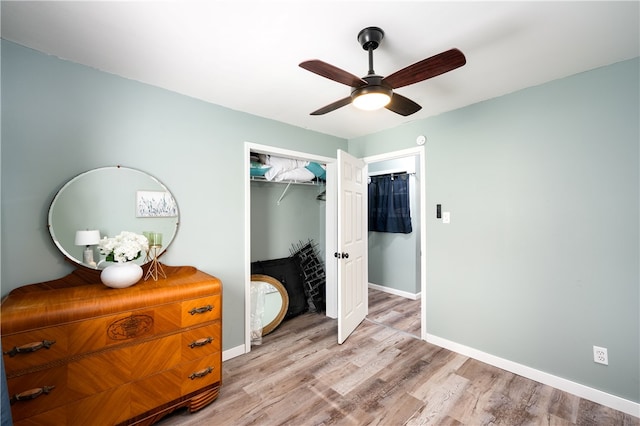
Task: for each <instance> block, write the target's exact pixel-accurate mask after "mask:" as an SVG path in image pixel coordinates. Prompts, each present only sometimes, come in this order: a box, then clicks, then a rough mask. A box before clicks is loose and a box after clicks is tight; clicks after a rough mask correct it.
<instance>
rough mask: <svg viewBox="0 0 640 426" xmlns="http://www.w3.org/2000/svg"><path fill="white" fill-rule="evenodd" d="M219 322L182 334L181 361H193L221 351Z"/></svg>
mask: <svg viewBox="0 0 640 426" xmlns="http://www.w3.org/2000/svg"><path fill="white" fill-rule="evenodd" d="M221 329H222V327H221V326H220V321H216V322H214V323H213V324H209V325H205V326H202V327H198V328H194V329H191V330H188V331H185V332H183V333H182V345H181V352H182V361H193V360H195V359H198V358H202V357H205V356H207V355H211V354H213V353H215V352H219V351H220V350H221V349H222V345H221V339H220V337H221V336H220V334H221V331H222V330H221Z"/></svg>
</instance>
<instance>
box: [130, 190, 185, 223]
mask: <svg viewBox="0 0 640 426" xmlns="http://www.w3.org/2000/svg"><path fill="white" fill-rule="evenodd" d="M176 216H178V206H177V205H176V201H175V200H174V199H173V197H172V196H171V193H169V192H168V191H137V193H136V217H176Z"/></svg>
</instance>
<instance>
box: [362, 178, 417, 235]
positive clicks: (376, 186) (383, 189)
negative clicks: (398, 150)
mask: <svg viewBox="0 0 640 426" xmlns="http://www.w3.org/2000/svg"><path fill="white" fill-rule="evenodd" d="M370 179H371V181H370V183H369V231H376V232H393V233H400V234H409V233H411V211H410V209H409V175H408V174H401V175H399V176H394V175H383V176H372V177H371V178H370Z"/></svg>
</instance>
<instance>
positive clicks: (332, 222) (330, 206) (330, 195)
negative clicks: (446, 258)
mask: <svg viewBox="0 0 640 426" xmlns="http://www.w3.org/2000/svg"><path fill="white" fill-rule="evenodd" d="M252 150H253V151H257V152H262V153H267V154H273V155H278V156H283V157H289V158H297V159H306V160H310V161H317V162H320V163H324V164H326V165H327V185H326V201H327V204H326V209H327V210H326V212H327V213H326V215H325V216H326V217H325V226H326V234H327V237H326V249H325V256H326V260H325V261H326V276H327V278H326V280H327V281H326V289H327V295H326V300H327V312H326V314H327V316H329V317H331V318H335V313H336V312H337V271H336V266H335V264H334V263H333V262H331V261H329V260H330V259H332V258H331V257H330V254H331V253H333V252H334V251H335V249H336V246H337V244H336V235H337V218H336V215H335V214H331V213H329V212H332V211H334V209H335V205H336V197H337V185H336V182H335V167H334V166H335V164H336V159H335V158H329V157H322V156H317V155H312V154H307V153H303V152H297V151H291V150H286V149H280V148H275V147H271V146H266V145H259V144H254V143H250V142H245V156H246V158H248V157H249V154H250V152H251V151H252ZM403 157H415V158H417V160H416V162H417V164H418V166H417V170H416V172H417V173H419V175H420V176H425V158H424V147H416V148H409V149H405V150H400V151H394V152H389V153H385V154H379V155H375V156H370V157H365V158H363V161H364V162H365V163H367V164H368V163H375V162H380V161H386V160H393V159H396V158H403ZM245 169H246V170H245V353H248V352H250V350H251V332H250V321H249V316H250V315H249V314H250V310H251V299H250V281H251V279H250V276H251V214H250V212H251V199H250V197H251V193H250V190H251V187H250V178H249V165H248V161H246V162H245ZM418 194H419V196H418V197H419V200H418V202H419V205H420V212H419V223H420V232H419V233H420V242H419V253H418V257H419V265H420V268H419V269H420V274H419V280H420V306H421V308H420V338H421V339H422V340H426V336H427V331H426V304H425V296H426V292H425V288H426V279H425V259H424V256H423V255H422V254H423V253H425V252H426V242H425V227H424V224H425V223H426V213H425V212H426V209H425V185H424V184H422V185H420V188H419V191H418Z"/></svg>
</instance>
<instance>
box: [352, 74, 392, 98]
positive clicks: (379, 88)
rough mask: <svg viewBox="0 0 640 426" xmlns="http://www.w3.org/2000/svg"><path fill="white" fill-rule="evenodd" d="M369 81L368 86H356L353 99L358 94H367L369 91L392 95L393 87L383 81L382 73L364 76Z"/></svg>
mask: <svg viewBox="0 0 640 426" xmlns="http://www.w3.org/2000/svg"><path fill="white" fill-rule="evenodd" d="M362 79H363V80H365V81H366V82H367V85H366V86H362V87H355V88H353V90H352V91H351V99H355V98H357V97H358V96H362V95H366V94H367V93H383V94H386V95H388V96H389V97H391V96H392V95H393V89H391V87H389V86H388V85H386V84H383V83H382V76H380V75H367V76H365V77H362Z"/></svg>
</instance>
